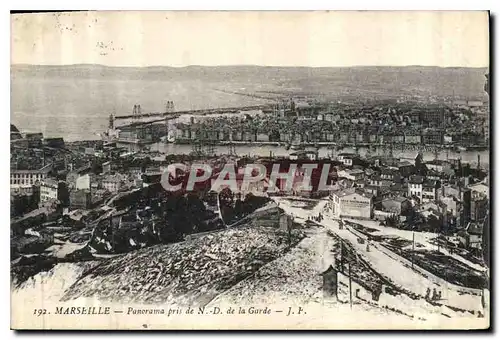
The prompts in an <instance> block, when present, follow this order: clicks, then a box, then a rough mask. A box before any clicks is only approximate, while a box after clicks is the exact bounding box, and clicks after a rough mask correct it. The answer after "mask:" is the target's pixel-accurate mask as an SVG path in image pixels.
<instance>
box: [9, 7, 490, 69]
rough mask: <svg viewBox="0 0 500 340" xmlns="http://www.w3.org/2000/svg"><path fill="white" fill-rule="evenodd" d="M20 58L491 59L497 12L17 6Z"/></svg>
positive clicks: (471, 62)
mask: <svg viewBox="0 0 500 340" xmlns="http://www.w3.org/2000/svg"><path fill="white" fill-rule="evenodd" d="M11 64H44V65H70V64H103V65H109V66H176V67H180V66H187V65H207V66H215V65H266V66H312V67H341V66H358V65H374V66H405V65H423V66H442V67H450V66H454V67H488V65H489V25H488V14H487V12H458V11H455V12H432V11H429V12H368V11H355V12H332V11H329V12H327V11H316V12H313V11H311V12H201V11H200V12H156V11H155V12H151V11H150V12H147V11H144V12H137V11H135V12H133V11H131V12H126V11H122V12H73V13H55V14H54V13H43V14H15V15H11Z"/></svg>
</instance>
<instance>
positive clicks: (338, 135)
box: [174, 100, 489, 151]
mask: <svg viewBox="0 0 500 340" xmlns="http://www.w3.org/2000/svg"><path fill="white" fill-rule="evenodd" d="M484 110H485V108H483V107H482V106H479V104H477V103H475V106H473V107H468V106H464V105H455V106H454V105H443V104H439V105H438V104H421V103H404V104H403V103H398V102H396V101H395V102H392V103H391V102H389V103H388V102H387V101H385V102H382V103H372V104H368V105H367V104H358V103H351V104H347V103H344V104H341V103H333V104H332V103H317V102H311V101H309V102H307V101H302V102H301V101H294V100H290V101H289V102H285V103H282V104H281V105H280V104H276V105H275V106H273V109H272V110H271V111H267V112H262V113H261V114H258V115H253V116H250V115H244V116H239V117H234V116H230V115H228V116H219V117H210V116H207V117H199V118H191V120H190V121H189V122H181V123H177V124H175V131H174V135H175V142H176V143H180V144H190V143H194V142H195V141H206V142H210V143H214V144H227V143H234V144H244V143H251V144H259V143H260V144H262V145H273V144H274V145H281V144H286V145H293V144H304V145H308V144H310V145H315V144H317V145H321V146H328V145H337V146H339V147H342V146H359V147H362V146H365V147H366V146H377V145H397V146H398V147H399V146H401V145H406V146H407V147H406V148H407V149H412V146H414V147H417V146H418V147H419V148H420V147H422V146H427V148H425V149H424V150H425V151H427V149H428V151H432V149H433V148H434V147H448V148H460V150H465V149H466V148H475V149H483V150H484V149H486V148H487V144H488V142H489V132H488V131H489V125H488V124H489V119H488V118H487V114H485V111H484ZM415 149H416V148H415Z"/></svg>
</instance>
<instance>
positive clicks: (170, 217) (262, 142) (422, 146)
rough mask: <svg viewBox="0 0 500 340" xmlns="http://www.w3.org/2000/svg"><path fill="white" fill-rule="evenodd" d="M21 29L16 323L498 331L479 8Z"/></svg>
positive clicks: (484, 36)
mask: <svg viewBox="0 0 500 340" xmlns="http://www.w3.org/2000/svg"><path fill="white" fill-rule="evenodd" d="M11 28H12V30H11V126H10V138H11V141H10V150H11V154H10V202H11V206H10V214H11V219H10V235H11V239H10V244H11V246H10V251H11V296H12V303H11V327H12V328H13V329H18V330H23V329H107V330H115V329H118V330H130V329H139V330H151V329H253V330H257V329H281V330H285V329H286V330H290V329H301V330H346V329H347V330H359V329H366V330H371V329H486V328H488V327H490V310H491V305H490V289H491V288H490V255H489V254H490V247H491V245H490V228H491V226H490V223H491V222H490V214H491V209H490V194H489V193H490V105H489V82H488V81H489V72H490V71H489V13H488V12H485V11H468V12H461V11H439V12H438V11H436V12H433V11H427V12H424V11H422V12H411V11H406V12H396V11H394V12H391V11H377V12H370V11H345V12H342V11H302V12H301V11H299V12H289V11H282V12H280V11H267V12H264V11H262V12H259V11H253V12H245V11H241V12H228V11H226V12H224V11H220V12H216V11H215V12H209V11H206V12H203V11H201V12H189V11H168V12H160V11H148V12H146V11H144V12H141V11H103V12H100V11H97V12H95V11H94V12H60V13H27V14H11Z"/></svg>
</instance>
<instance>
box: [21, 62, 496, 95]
mask: <svg viewBox="0 0 500 340" xmlns="http://www.w3.org/2000/svg"><path fill="white" fill-rule="evenodd" d="M487 72H488V71H487V69H486V68H457V67H449V68H442V67H429V66H405V67H392V66H357V67H318V68H311V67H275V66H238V65H236V66H187V67H179V68H176V67H166V66H151V67H142V68H141V67H109V66H103V65H68V66H41V65H12V66H11V78H84V79H100V80H103V79H109V80H143V81H147V80H151V81H153V80H154V81H161V80H169V81H200V82H207V83H211V84H214V83H216V84H224V83H227V84H239V85H241V86H248V87H249V88H252V89H254V90H255V89H257V90H258V89H260V90H275V89H276V88H277V89H279V90H287V89H290V88H291V89H300V90H302V91H304V92H310V93H336V94H340V95H364V94H366V95H375V96H376V95H380V94H388V93H391V94H396V95H400V94H416V93H417V94H422V95H437V96H446V95H458V96H465V97H471V98H476V97H480V98H482V97H484V95H485V93H484V84H485V82H486V78H485V74H486V73H487ZM257 85H258V86H257Z"/></svg>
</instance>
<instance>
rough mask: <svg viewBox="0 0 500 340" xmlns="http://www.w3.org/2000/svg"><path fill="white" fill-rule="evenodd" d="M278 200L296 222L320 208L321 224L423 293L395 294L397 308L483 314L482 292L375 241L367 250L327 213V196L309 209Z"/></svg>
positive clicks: (380, 268) (394, 277)
mask: <svg viewBox="0 0 500 340" xmlns="http://www.w3.org/2000/svg"><path fill="white" fill-rule="evenodd" d="M275 200H276V202H277V203H279V206H280V207H281V208H282V209H284V210H285V212H287V213H288V214H290V215H292V216H294V219H295V220H296V221H297V222H301V221H305V220H307V219H308V218H311V217H315V216H317V215H318V214H319V213H320V212H321V213H322V214H323V216H324V219H323V220H322V221H321V222H319V224H321V225H322V226H324V227H325V228H327V229H328V230H330V231H331V232H333V233H335V234H336V235H338V236H339V237H340V238H342V239H343V240H346V241H349V242H350V243H351V244H352V246H353V247H354V249H355V251H356V252H357V253H358V255H359V256H361V257H362V258H363V259H364V260H366V261H367V262H368V263H369V264H370V265H371V266H372V268H373V269H374V270H376V271H377V272H378V273H380V274H381V275H382V276H384V277H385V278H387V279H388V280H390V281H391V282H393V283H394V284H395V285H396V286H397V287H401V288H402V289H403V290H404V291H407V292H411V293H413V294H417V295H418V296H420V298H419V299H418V300H409V299H405V301H396V300H395V299H394V298H392V300H393V301H388V302H390V303H391V304H392V305H397V308H400V309H402V308H405V309H406V310H408V309H411V311H410V312H421V313H422V314H423V315H425V314H426V313H429V312H430V313H437V312H441V313H445V314H446V315H454V314H457V313H458V314H459V315H461V316H463V314H469V313H461V312H455V311H454V310H452V309H450V308H448V307H446V305H447V306H451V307H454V308H460V309H462V310H471V311H474V312H475V313H477V311H481V312H482V313H483V314H484V310H483V307H482V304H481V296H480V295H474V294H470V293H462V292H461V290H462V289H460V287H458V286H456V285H453V284H449V283H447V282H445V281H444V280H442V279H436V278H434V277H431V276H430V275H425V274H422V273H425V271H424V270H421V271H416V270H413V269H412V268H411V266H410V265H409V264H408V262H407V261H406V260H405V259H402V258H401V257H399V255H397V254H395V253H393V252H391V251H389V250H388V249H386V248H385V247H383V246H382V245H380V244H377V243H376V242H371V247H370V250H369V251H367V248H366V242H365V244H361V243H358V238H359V237H360V235H359V234H355V231H352V230H350V229H349V228H343V229H340V228H339V223H338V221H336V220H334V219H332V218H330V217H329V216H328V213H327V212H326V211H325V207H326V205H327V201H326V200H319V201H318V204H317V205H316V206H315V207H314V208H313V209H310V210H307V209H303V208H301V207H299V206H296V205H294V202H293V201H290V200H287V199H283V198H275ZM359 223H362V222H359ZM361 235H362V234H361ZM428 288H429V289H430V290H431V292H432V290H433V289H434V288H435V289H436V291H441V293H442V300H440V301H439V303H440V304H443V306H435V305H433V304H430V303H428V302H427V301H426V300H425V299H424V296H425V294H426V291H427V289H428ZM480 292H481V291H480V290H477V293H478V294H480ZM386 295H388V294H386ZM469 315H470V314H469Z"/></svg>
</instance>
